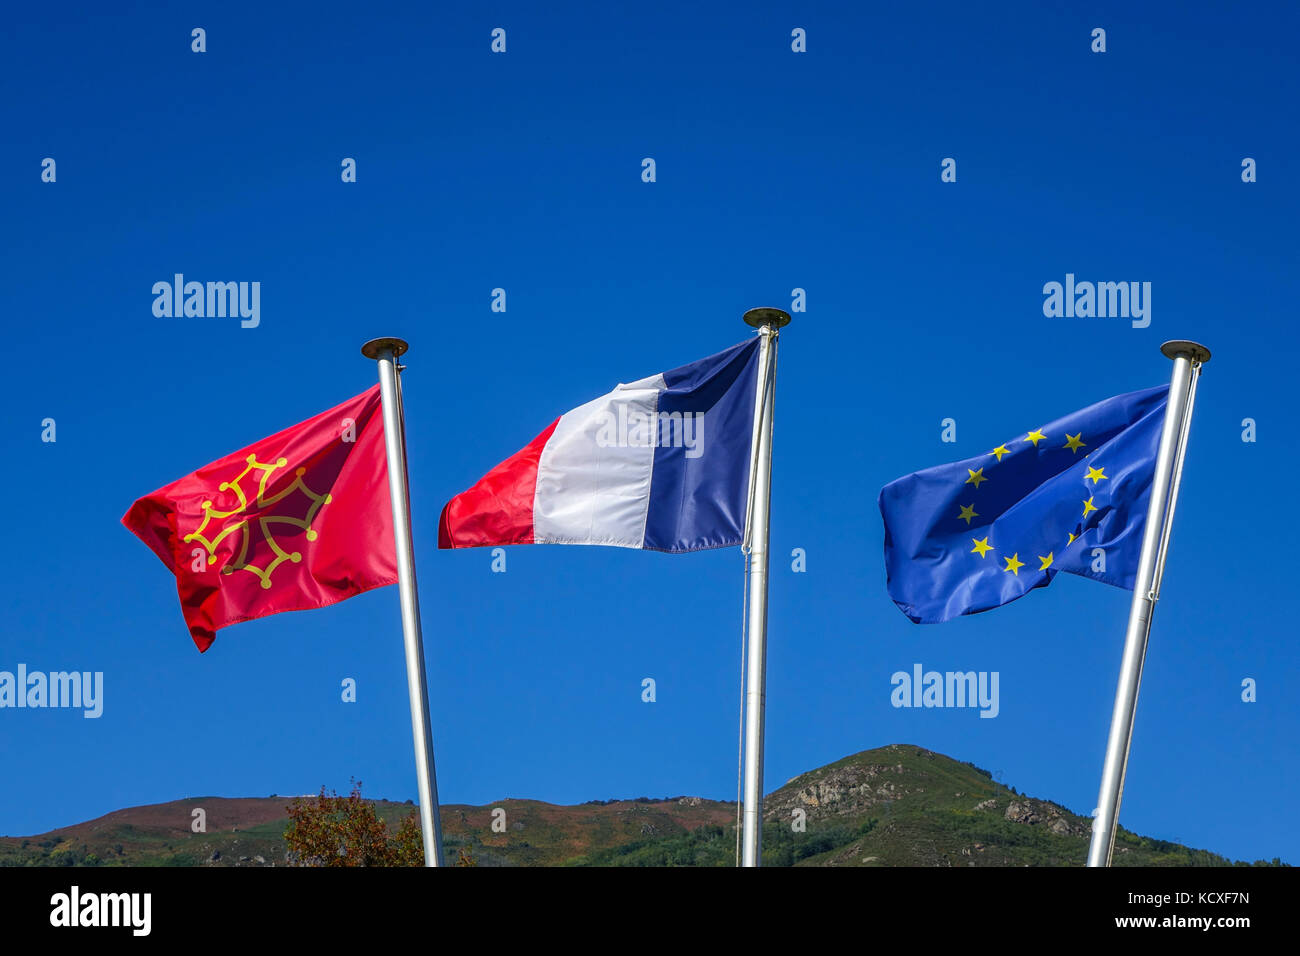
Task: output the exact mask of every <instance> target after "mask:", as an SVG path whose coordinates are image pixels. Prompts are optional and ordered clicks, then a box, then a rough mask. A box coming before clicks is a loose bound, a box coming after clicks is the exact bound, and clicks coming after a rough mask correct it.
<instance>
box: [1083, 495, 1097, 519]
mask: <svg viewBox="0 0 1300 956" xmlns="http://www.w3.org/2000/svg"><path fill="white" fill-rule="evenodd" d="M1096 510H1097V506H1096V505H1094V504H1093V503H1092V498H1089V499H1088V500H1087V501H1085V502H1084V503H1083V516H1084V517H1085V518H1086V517H1088V512H1089V511H1096Z"/></svg>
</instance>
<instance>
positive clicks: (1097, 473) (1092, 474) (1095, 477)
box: [1083, 465, 1110, 485]
mask: <svg viewBox="0 0 1300 956" xmlns="http://www.w3.org/2000/svg"><path fill="white" fill-rule="evenodd" d="M1105 467H1106V466H1105V465H1102V467H1101V468H1092V467H1089V468H1088V473H1087V474H1086V475H1084V476H1083V480H1084V481H1087V480H1088V479H1089V478H1091V479H1092V483H1093V484H1094V485H1095V484H1096V483H1097V482H1099V481H1101V480H1102V479H1103V478H1105V479H1106V480H1107V481H1109V480H1110V475H1103V474H1102V473H1101V472H1102V468H1105Z"/></svg>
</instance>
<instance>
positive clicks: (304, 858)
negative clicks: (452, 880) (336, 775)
mask: <svg viewBox="0 0 1300 956" xmlns="http://www.w3.org/2000/svg"><path fill="white" fill-rule="evenodd" d="M286 809H287V810H288V812H289V828H288V829H287V830H285V831H284V839H285V842H286V843H287V844H288V845H289V860H290V862H292V863H294V864H296V865H298V866H423V865H424V839H423V835H422V832H421V830H420V817H419V814H418V813H417V812H416V811H415V810H412V811H411V812H410V813H408V814H407V815H406V816H405V817H404V818H403V819H402V821H401V823H400V824H399V825H398V827H397V832H396V833H392V832H391V831H390V830H389V827H388V824H386V823H385V822H384V821H383V820H382V819H380V817H379V813H378V812H377V811H376V809H375V804H374V803H373V802H372V801H370V800H365V799H363V798H362V796H361V781H359V780H354V781H353V782H352V792H351V793H349V794H348V795H347V796H346V797H340V796H339V795H338V792H337V791H331V792H330V793H328V794H327V793H326V792H325V788H324V787H321V790H320V793H319V794H318V795H317V796H315V797H297V798H295V799H294V801H293V803H292V804H290V805H289V806H288V807H287V808H286ZM456 865H457V866H476V865H477V861H476V860H475V859H474V856H473V854H472V853H471V852H469V850H468V848H462V849H461V851H460V859H459V860H457V862H456Z"/></svg>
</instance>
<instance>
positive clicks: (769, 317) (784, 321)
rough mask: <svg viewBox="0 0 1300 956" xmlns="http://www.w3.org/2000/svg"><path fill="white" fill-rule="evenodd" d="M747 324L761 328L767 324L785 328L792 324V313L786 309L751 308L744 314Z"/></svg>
mask: <svg viewBox="0 0 1300 956" xmlns="http://www.w3.org/2000/svg"><path fill="white" fill-rule="evenodd" d="M744 319H745V324H746V325H752V326H753V327H754V328H756V329H761V328H762V327H763V326H765V325H771V326H773V327H775V328H778V329H779V328H783V327H784V326H787V325H789V324H790V313H789V312H787V311H785V309H766V308H765V309H750V310H749V311H748V312H746V313H745V315H744Z"/></svg>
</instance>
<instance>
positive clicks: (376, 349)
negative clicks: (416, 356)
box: [361, 335, 410, 360]
mask: <svg viewBox="0 0 1300 956" xmlns="http://www.w3.org/2000/svg"><path fill="white" fill-rule="evenodd" d="M408 348H410V346H409V345H407V344H406V340H405V339H395V338H393V337H392V336H387V335H386V336H384V337H383V338H378V339H371V340H370V341H369V342H367V343H366V344H365V345H363V346H361V354H362V355H364V356H365V357H366V358H368V359H376V360H378V358H379V356H380V355H382V354H383V353H384V352H386V351H388V350H390V349H391V350H392V353H393V358H397V357H398V356H399V355H401V354H402V353H403V352H405V351H406V350H407V349H408Z"/></svg>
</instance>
